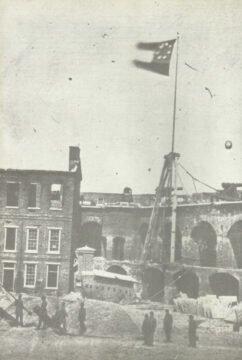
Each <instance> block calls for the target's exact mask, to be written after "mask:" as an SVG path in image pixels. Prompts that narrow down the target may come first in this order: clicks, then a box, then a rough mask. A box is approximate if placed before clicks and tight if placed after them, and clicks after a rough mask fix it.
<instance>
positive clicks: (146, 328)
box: [142, 314, 150, 345]
mask: <svg viewBox="0 0 242 360" xmlns="http://www.w3.org/2000/svg"><path fill="white" fill-rule="evenodd" d="M142 333H143V337H144V345H149V334H150V320H149V315H148V314H145V318H144V321H143V324H142Z"/></svg>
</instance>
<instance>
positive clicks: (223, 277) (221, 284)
mask: <svg viewBox="0 0 242 360" xmlns="http://www.w3.org/2000/svg"><path fill="white" fill-rule="evenodd" d="M209 284H210V287H211V290H212V292H213V294H215V295H217V296H237V297H238V296H239V281H238V280H237V279H236V278H235V277H234V276H232V275H230V274H228V273H216V274H212V275H211V276H210V277H209Z"/></svg>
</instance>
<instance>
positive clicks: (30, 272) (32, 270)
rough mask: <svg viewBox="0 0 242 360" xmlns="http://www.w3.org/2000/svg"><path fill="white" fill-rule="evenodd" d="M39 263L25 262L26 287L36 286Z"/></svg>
mask: <svg viewBox="0 0 242 360" xmlns="http://www.w3.org/2000/svg"><path fill="white" fill-rule="evenodd" d="M36 270H37V264H33V263H29V264H25V272H24V287H30V288H34V287H35V283H36Z"/></svg>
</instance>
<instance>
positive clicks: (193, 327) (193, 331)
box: [188, 315, 198, 347]
mask: <svg viewBox="0 0 242 360" xmlns="http://www.w3.org/2000/svg"><path fill="white" fill-rule="evenodd" d="M188 339H189V346H190V347H196V346H197V340H198V338H197V323H196V321H195V320H194V318H193V315H189V323H188Z"/></svg>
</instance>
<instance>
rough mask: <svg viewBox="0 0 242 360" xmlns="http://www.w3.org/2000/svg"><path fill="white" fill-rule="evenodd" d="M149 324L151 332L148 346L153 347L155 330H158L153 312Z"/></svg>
mask: <svg viewBox="0 0 242 360" xmlns="http://www.w3.org/2000/svg"><path fill="white" fill-rule="evenodd" d="M149 323H150V331H149V336H148V345H149V346H153V343H154V335H155V329H156V318H155V317H154V312H153V311H151V312H150V317H149Z"/></svg>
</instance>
